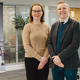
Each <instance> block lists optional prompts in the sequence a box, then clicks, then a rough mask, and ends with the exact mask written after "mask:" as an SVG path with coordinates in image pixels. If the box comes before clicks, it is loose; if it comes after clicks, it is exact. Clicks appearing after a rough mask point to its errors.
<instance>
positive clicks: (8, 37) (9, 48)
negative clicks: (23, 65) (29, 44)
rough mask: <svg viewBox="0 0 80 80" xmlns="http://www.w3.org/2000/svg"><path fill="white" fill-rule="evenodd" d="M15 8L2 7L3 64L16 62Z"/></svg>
mask: <svg viewBox="0 0 80 80" xmlns="http://www.w3.org/2000/svg"><path fill="white" fill-rule="evenodd" d="M14 17H15V6H4V7H3V32H4V60H5V63H14V62H16V47H15V27H14V25H13V22H12V21H13V18H14Z"/></svg>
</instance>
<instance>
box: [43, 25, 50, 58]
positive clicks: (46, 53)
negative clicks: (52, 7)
mask: <svg viewBox="0 0 80 80" xmlns="http://www.w3.org/2000/svg"><path fill="white" fill-rule="evenodd" d="M49 34H50V26H48V37H49ZM46 44H47V43H46ZM44 57H47V58H48V57H49V51H48V47H47V46H46V49H45V51H44Z"/></svg>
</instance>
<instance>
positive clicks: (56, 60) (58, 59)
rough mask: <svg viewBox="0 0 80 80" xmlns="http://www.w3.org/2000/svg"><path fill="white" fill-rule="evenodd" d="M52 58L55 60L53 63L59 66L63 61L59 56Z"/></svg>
mask: <svg viewBox="0 0 80 80" xmlns="http://www.w3.org/2000/svg"><path fill="white" fill-rule="evenodd" d="M52 58H53V62H54V63H55V64H57V65H58V64H59V62H61V59H60V58H59V57H58V56H53V57H52Z"/></svg>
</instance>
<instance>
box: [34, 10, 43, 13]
mask: <svg viewBox="0 0 80 80" xmlns="http://www.w3.org/2000/svg"><path fill="white" fill-rule="evenodd" d="M32 11H33V12H34V13H36V12H37V13H40V12H41V11H42V10H38V11H36V10H32Z"/></svg>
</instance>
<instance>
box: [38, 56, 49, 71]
mask: <svg viewBox="0 0 80 80" xmlns="http://www.w3.org/2000/svg"><path fill="white" fill-rule="evenodd" d="M47 62H48V58H47V57H42V58H41V60H40V63H39V65H38V70H41V69H43V67H44V65H45V64H46V63H47Z"/></svg>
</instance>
